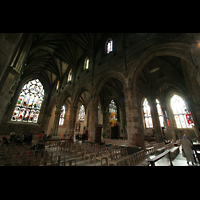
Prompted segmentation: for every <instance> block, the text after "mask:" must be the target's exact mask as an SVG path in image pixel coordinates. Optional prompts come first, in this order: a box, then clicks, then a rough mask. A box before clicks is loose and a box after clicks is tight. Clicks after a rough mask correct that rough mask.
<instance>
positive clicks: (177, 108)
mask: <svg viewBox="0 0 200 200" xmlns="http://www.w3.org/2000/svg"><path fill="white" fill-rule="evenodd" d="M171 107H172V110H173V114H174V119H175V122H176V127H177V128H192V125H190V124H188V123H187V119H186V114H187V107H186V104H185V102H184V101H183V99H182V98H181V97H180V96H178V95H174V96H173V97H172V98H171Z"/></svg>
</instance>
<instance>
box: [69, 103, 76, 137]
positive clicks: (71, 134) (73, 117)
mask: <svg viewBox="0 0 200 200" xmlns="http://www.w3.org/2000/svg"><path fill="white" fill-rule="evenodd" d="M76 112H77V106H72V105H71V106H70V114H69V121H68V130H67V135H68V137H72V138H74V129H75V123H76Z"/></svg>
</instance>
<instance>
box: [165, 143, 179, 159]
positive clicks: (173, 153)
mask: <svg viewBox="0 0 200 200" xmlns="http://www.w3.org/2000/svg"><path fill="white" fill-rule="evenodd" d="M165 148H166V150H167V149H169V150H170V156H171V159H172V160H174V159H175V158H176V156H177V155H178V154H179V152H180V150H179V147H178V146H174V144H173V143H169V144H166V145H165Z"/></svg>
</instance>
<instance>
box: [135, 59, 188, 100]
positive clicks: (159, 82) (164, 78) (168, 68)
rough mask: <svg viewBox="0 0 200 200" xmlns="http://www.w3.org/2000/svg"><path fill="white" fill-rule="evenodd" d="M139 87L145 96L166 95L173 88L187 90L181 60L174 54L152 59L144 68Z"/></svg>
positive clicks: (138, 83)
mask: <svg viewBox="0 0 200 200" xmlns="http://www.w3.org/2000/svg"><path fill="white" fill-rule="evenodd" d="M137 88H138V90H139V91H140V92H141V93H143V95H145V96H150V95H151V94H154V95H164V94H166V93H167V91H171V90H179V91H180V90H185V88H187V86H186V85H185V81H184V75H183V71H182V67H181V60H180V58H178V57H173V56H159V57H156V58H154V59H152V60H151V61H150V62H149V63H148V64H147V65H146V66H145V67H144V69H143V70H142V72H141V74H140V76H139V78H138V80H137Z"/></svg>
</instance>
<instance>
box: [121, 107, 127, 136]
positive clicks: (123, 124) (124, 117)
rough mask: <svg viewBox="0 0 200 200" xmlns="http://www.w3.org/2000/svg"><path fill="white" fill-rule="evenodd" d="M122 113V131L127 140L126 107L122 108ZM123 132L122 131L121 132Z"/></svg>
mask: <svg viewBox="0 0 200 200" xmlns="http://www.w3.org/2000/svg"><path fill="white" fill-rule="evenodd" d="M120 113H121V116H120V118H121V119H120V120H121V124H122V127H121V128H122V131H123V139H127V133H126V128H125V126H126V112H125V108H124V107H121V108H120ZM120 132H121V130H120Z"/></svg>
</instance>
